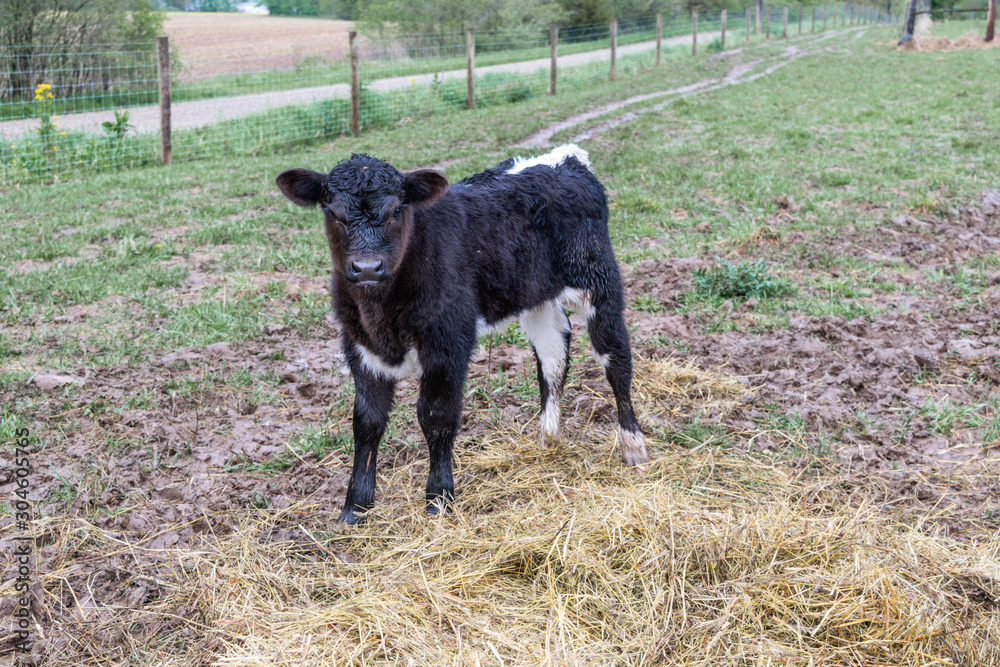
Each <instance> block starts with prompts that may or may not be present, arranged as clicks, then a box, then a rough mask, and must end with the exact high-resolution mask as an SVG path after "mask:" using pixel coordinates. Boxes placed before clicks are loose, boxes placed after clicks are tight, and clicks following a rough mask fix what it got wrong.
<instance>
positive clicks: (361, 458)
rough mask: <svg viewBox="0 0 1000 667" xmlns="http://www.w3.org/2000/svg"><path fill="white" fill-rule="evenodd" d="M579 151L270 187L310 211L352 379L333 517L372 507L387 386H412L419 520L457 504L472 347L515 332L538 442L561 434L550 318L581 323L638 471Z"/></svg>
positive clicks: (370, 162) (639, 448)
mask: <svg viewBox="0 0 1000 667" xmlns="http://www.w3.org/2000/svg"><path fill="white" fill-rule="evenodd" d="M588 165H589V161H588V159H587V153H586V152H585V151H583V150H581V149H580V148H578V147H577V146H574V145H567V146H561V147H559V148H557V149H555V150H553V151H552V152H550V153H548V154H546V155H543V156H541V157H536V158H532V159H523V158H513V159H509V160H505V161H504V162H502V163H500V164H499V165H498V166H496V167H494V168H493V169H489V170H487V171H484V172H483V173H481V174H477V175H475V176H471V177H469V178H467V179H465V180H464V181H461V182H460V183H456V184H454V185H451V186H450V187H449V184H448V180H447V179H446V178H445V177H444V176H442V175H441V174H439V173H438V172H436V171H432V170H420V171H413V172H409V173H400V172H398V171H396V169H394V168H393V167H392V166H391V165H389V164H386V163H385V162H382V161H381V160H377V159H375V158H372V157H369V156H367V155H353V156H352V157H351V158H350V159H349V160H345V161H344V162H341V163H340V164H338V165H337V166H336V167H334V168H333V170H332V171H330V173H329V174H322V173H318V172H315V171H309V170H307V169H290V170H288V171H285V172H283V173H282V174H281V175H279V176H278V178H277V183H278V187H280V188H281V191H282V192H283V193H285V195H286V196H287V197H288V198H289V199H291V200H292V201H293V202H295V203H296V204H300V205H302V206H315V205H317V204H318V205H319V206H320V208H321V209H322V210H323V215H324V225H325V229H326V238H327V242H328V244H329V246H330V256H331V259H332V260H333V289H332V293H333V302H334V307H335V309H336V312H337V317H338V319H339V320H340V323H341V325H342V327H343V334H344V351H345V354H346V356H347V361H348V365H349V366H350V369H351V375H352V376H353V377H354V385H355V401H354V469H353V471H352V473H351V481H350V485H349V486H348V489H347V500H346V502H345V504H344V510H343V512H342V513H341V515H340V520H341V521H342V522H345V523H348V524H352V523H355V522H356V521H358V520H359V519H360V518H361V514H362V513H363V512H364V511H365V510H367V509H369V508H370V507H371V506H372V504H373V502H374V497H375V461H376V456H377V451H378V445H379V441H380V440H381V438H382V434H383V432H384V431H385V426H386V422H387V420H388V417H389V410H390V409H391V407H392V403H393V390H394V388H395V385H396V382H397V381H398V380H400V379H402V378H403V377H407V376H417V377H418V378H419V381H420V396H419V399H418V402H417V418H418V419H419V421H420V427H421V429H422V430H423V433H424V437H425V438H426V439H427V446H428V448H429V450H430V472H429V475H428V478H427V503H428V504H427V509H428V511H429V512H431V513H435V512H437V510H438V508H439V506H440V503H439V501H442V502H447V501H448V500H449V499H451V498H453V497H454V491H455V487H454V482H453V481H452V448H453V446H454V442H455V435H456V433H457V432H458V427H459V422H460V420H461V415H462V388H463V384H464V382H465V377H466V372H467V369H468V365H469V358H470V356H471V355H472V353H473V351H474V349H475V347H476V344H477V343H476V340H477V336H478V335H479V334H480V333H484V332H486V331H490V330H494V329H500V328H503V327H505V326H506V325H507V324H508V323H509V322H511V321H513V320H514V319H517V320H518V321H519V322H520V324H521V327H522V328H523V329H524V332H525V334H526V335H527V337H528V339H529V340H530V341H531V344H532V346H533V347H534V350H535V357H536V359H537V361H538V382H539V385H540V388H541V398H542V413H541V419H540V424H539V430H540V433H541V434H543V436H550V437H551V436H555V435H556V434H557V433H558V431H559V399H560V396H561V394H562V390H563V384H564V382H565V379H566V371H567V368H568V365H569V342H570V325H569V319H568V318H567V316H566V311H565V310H564V308H563V306H564V304H566V303H573V304H575V305H576V306H577V307H579V308H580V309H581V310H582V312H583V313H585V314H586V317H587V327H588V330H589V332H590V339H591V341H592V344H593V347H594V356H595V357H596V358H597V360H598V361H599V362H600V363H601V365H602V366H603V367H604V370H605V374H606V376H607V378H608V382H610V384H611V389H612V391H613V392H614V395H615V401H616V403H617V407H618V424H619V435H620V440H621V447H622V450H621V451H622V459H623V460H624V462H625V463H626V464H627V465H642V464H644V463H646V461H647V460H648V459H647V457H646V444H645V440H644V438H643V435H642V431H641V429H640V428H639V423H638V422H637V421H636V418H635V411H634V410H633V407H632V399H631V383H632V357H631V353H630V350H629V337H628V331H627V330H626V328H625V321H624V319H623V318H622V309H623V308H624V296H623V293H622V283H621V275H620V273H619V271H618V265H617V263H616V262H615V257H614V254H613V253H612V250H611V240H610V238H609V236H608V203H607V199H606V197H605V195H604V188H603V187H602V186H601V183H600V182H599V181H598V180H597V178H596V177H595V176H594V175H593V174H592V173H591V172H590V170H589V169H588Z"/></svg>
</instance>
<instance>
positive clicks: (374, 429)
mask: <svg viewBox="0 0 1000 667" xmlns="http://www.w3.org/2000/svg"><path fill="white" fill-rule="evenodd" d="M351 375H352V376H353V378H354V469H353V470H351V481H350V482H349V483H348V485H347V498H346V499H345V501H344V509H343V511H341V513H340V518H339V519H337V522H338V523H341V524H347V525H349V526H350V525H354V524H356V523H357V522H358V521H361V520H362V519H363V518H364V513H365V512H366V511H368V510H369V509H371V508H372V505H374V504H375V463H376V462H377V460H378V445H379V442H380V441H381V440H382V434H383V433H385V426H386V423H388V421H389V411H390V410H391V409H392V400H393V391H394V390H395V388H396V383H395V381H394V380H387V379H385V378H383V377H380V376H376V375H373V374H372V373H371V372H370V371H368V370H367V369H365V368H363V367H361V365H360V364H359V363H357V361H354V362H353V363H352V364H351Z"/></svg>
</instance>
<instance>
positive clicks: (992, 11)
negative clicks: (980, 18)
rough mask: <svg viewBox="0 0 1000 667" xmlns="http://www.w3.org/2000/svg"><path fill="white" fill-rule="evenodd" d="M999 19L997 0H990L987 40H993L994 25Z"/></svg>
mask: <svg viewBox="0 0 1000 667" xmlns="http://www.w3.org/2000/svg"><path fill="white" fill-rule="evenodd" d="M996 19H997V0H990V6H989V9H988V10H987V11H986V41H987V42H992V41H993V25H994V23H995V22H996Z"/></svg>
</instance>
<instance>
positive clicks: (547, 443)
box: [535, 428, 560, 449]
mask: <svg viewBox="0 0 1000 667" xmlns="http://www.w3.org/2000/svg"><path fill="white" fill-rule="evenodd" d="M559 440H560V436H559V434H558V433H549V432H548V431H546V430H544V429H541V428H540V429H538V430H537V431H535V443H536V444H537V445H538V446H539V448H543V449H544V448H545V447H554V446H555V445H556V444H557V443H558V442H559Z"/></svg>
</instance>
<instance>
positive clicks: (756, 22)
mask: <svg viewBox="0 0 1000 667" xmlns="http://www.w3.org/2000/svg"><path fill="white" fill-rule="evenodd" d="M762 4H763V2H761V0H757V2H755V3H754V5H753V34H755V35H759V34H760V10H761V5H762Z"/></svg>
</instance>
